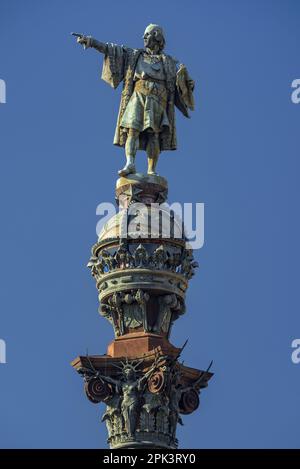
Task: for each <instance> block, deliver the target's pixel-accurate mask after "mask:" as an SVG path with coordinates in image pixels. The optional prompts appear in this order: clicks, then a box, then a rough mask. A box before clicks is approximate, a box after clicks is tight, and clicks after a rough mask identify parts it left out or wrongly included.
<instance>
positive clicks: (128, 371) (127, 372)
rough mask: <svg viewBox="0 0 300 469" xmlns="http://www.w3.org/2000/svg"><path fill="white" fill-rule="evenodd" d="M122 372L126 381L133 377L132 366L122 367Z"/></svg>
mask: <svg viewBox="0 0 300 469" xmlns="http://www.w3.org/2000/svg"><path fill="white" fill-rule="evenodd" d="M123 373H124V375H125V378H126V379H127V380H128V381H131V380H133V379H134V378H135V372H134V370H133V368H130V367H128V368H124V370H123Z"/></svg>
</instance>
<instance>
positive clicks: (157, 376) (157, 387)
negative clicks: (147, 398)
mask: <svg viewBox="0 0 300 469" xmlns="http://www.w3.org/2000/svg"><path fill="white" fill-rule="evenodd" d="M165 385H166V379H165V375H164V372H163V371H162V370H159V371H156V372H155V373H153V375H152V376H150V378H148V389H149V391H150V392H151V393H152V394H158V393H160V392H162V391H163V390H164V388H165Z"/></svg>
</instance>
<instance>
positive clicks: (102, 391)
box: [84, 377, 112, 404]
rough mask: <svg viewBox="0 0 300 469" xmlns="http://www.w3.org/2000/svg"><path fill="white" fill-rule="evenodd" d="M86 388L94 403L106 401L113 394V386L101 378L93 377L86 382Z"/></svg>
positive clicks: (89, 397)
mask: <svg viewBox="0 0 300 469" xmlns="http://www.w3.org/2000/svg"><path fill="white" fill-rule="evenodd" d="M84 390H85V393H86V395H87V397H88V399H89V400H90V401H91V402H93V404H99V402H106V401H107V400H109V399H110V398H111V396H112V389H111V386H110V385H109V384H107V383H105V382H104V381H102V380H101V379H99V378H96V377H93V378H90V379H89V380H88V381H86V382H85V383H84Z"/></svg>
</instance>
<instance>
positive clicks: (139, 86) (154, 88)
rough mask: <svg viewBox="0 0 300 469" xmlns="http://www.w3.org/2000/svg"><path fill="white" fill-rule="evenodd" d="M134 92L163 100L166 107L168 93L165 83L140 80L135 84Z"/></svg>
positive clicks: (162, 102)
mask: <svg viewBox="0 0 300 469" xmlns="http://www.w3.org/2000/svg"><path fill="white" fill-rule="evenodd" d="M134 91H137V92H139V93H142V94H143V95H145V96H150V95H152V96H156V97H159V98H160V100H161V104H162V105H163V106H165V105H166V103H167V99H168V92H167V89H166V86H165V84H164V83H163V82H158V81H154V80H138V81H136V82H135V85H134Z"/></svg>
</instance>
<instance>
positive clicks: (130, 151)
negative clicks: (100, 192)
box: [119, 129, 139, 176]
mask: <svg viewBox="0 0 300 469" xmlns="http://www.w3.org/2000/svg"><path fill="white" fill-rule="evenodd" d="M138 146H139V131H138V130H136V129H129V130H128V135H127V140H126V145H125V155H126V164H125V166H124V168H123V169H120V171H119V175H120V176H127V174H132V173H135V164H134V162H135V155H136V152H137V149H138Z"/></svg>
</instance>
